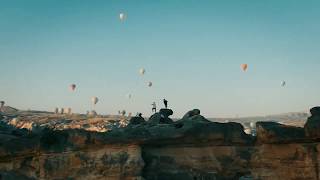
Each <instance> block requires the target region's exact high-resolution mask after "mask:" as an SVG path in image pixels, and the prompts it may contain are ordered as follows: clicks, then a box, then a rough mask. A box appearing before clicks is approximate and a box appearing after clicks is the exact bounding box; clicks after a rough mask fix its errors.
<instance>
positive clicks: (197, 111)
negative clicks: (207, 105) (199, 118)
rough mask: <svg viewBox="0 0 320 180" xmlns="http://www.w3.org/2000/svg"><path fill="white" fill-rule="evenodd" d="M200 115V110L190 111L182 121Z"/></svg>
mask: <svg viewBox="0 0 320 180" xmlns="http://www.w3.org/2000/svg"><path fill="white" fill-rule="evenodd" d="M196 115H200V110H199V109H193V110H191V111H188V112H187V113H186V114H185V115H184V116H183V117H182V119H186V118H190V117H192V116H196Z"/></svg>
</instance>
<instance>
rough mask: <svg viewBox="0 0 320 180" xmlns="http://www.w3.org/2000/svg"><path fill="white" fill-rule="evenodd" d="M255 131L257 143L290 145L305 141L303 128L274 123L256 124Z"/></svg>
mask: <svg viewBox="0 0 320 180" xmlns="http://www.w3.org/2000/svg"><path fill="white" fill-rule="evenodd" d="M256 131H257V142H258V143H290V142H301V141H303V140H304V139H305V136H304V130H303V128H300V127H294V126H287V125H283V124H279V123H276V122H257V123H256Z"/></svg>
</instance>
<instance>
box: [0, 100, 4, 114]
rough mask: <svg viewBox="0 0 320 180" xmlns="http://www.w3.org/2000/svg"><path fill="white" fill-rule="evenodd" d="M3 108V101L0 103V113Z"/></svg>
mask: <svg viewBox="0 0 320 180" xmlns="http://www.w3.org/2000/svg"><path fill="white" fill-rule="evenodd" d="M3 107H4V101H0V112H2V109H3Z"/></svg>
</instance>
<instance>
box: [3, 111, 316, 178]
mask: <svg viewBox="0 0 320 180" xmlns="http://www.w3.org/2000/svg"><path fill="white" fill-rule="evenodd" d="M199 114H200V111H199V112H198V111H191V112H189V113H188V114H187V115H186V116H185V117H184V118H183V119H181V120H179V121H177V122H172V121H170V120H169V119H168V115H167V116H163V115H162V114H161V113H160V114H158V115H156V116H153V118H154V119H153V121H152V123H148V122H145V121H143V120H141V121H140V120H139V121H137V118H135V119H134V122H135V123H133V124H129V125H128V126H127V127H125V128H116V129H113V130H111V131H108V132H90V131H85V130H81V129H66V130H51V129H43V130H41V131H39V132H38V131H37V132H30V131H28V130H23V129H17V128H15V127H13V126H10V125H7V124H4V123H0V139H1V141H0V175H1V178H2V179H132V180H133V179H157V180H159V179H170V180H171V179H183V180H189V179H190V180H194V179H262V180H264V179H266V180H269V179H270V180H271V179H273V180H278V179H279V180H280V179H281V180H282V179H292V180H296V179H310V180H311V179H312V180H319V179H320V176H319V174H320V173H319V172H320V167H319V163H320V154H319V152H320V143H319V139H318V137H317V136H316V137H314V136H312V135H310V133H305V129H304V128H296V127H291V126H285V125H281V124H278V123H271V122H270V123H268V122H267V123H266V122H263V123H257V137H252V136H251V135H247V134H245V133H244V131H243V127H242V126H241V125H240V124H238V123H216V122H210V121H208V120H207V119H205V118H204V117H202V116H201V115H199ZM315 119H317V118H315V117H313V118H312V123H313V124H315V123H319V122H320V121H316V120H315ZM137 122H139V123H137ZM155 122H158V124H157V123H155ZM312 127H317V126H308V132H313V131H315V130H314V129H312ZM305 134H307V135H305ZM1 178H0V179H1Z"/></svg>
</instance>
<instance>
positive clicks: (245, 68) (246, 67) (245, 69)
mask: <svg viewBox="0 0 320 180" xmlns="http://www.w3.org/2000/svg"><path fill="white" fill-rule="evenodd" d="M240 67H241V69H242V70H243V71H247V69H248V64H241V66H240Z"/></svg>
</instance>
